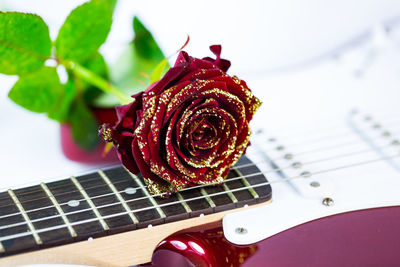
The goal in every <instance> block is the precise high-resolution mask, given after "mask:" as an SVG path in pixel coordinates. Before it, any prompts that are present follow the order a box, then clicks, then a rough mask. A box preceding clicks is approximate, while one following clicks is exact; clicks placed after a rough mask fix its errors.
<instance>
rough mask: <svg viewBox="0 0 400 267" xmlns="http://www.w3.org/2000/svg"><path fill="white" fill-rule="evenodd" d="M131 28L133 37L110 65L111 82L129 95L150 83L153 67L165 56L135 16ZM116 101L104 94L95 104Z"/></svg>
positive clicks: (107, 105) (116, 102) (109, 103)
mask: <svg viewBox="0 0 400 267" xmlns="http://www.w3.org/2000/svg"><path fill="white" fill-rule="evenodd" d="M133 29H134V31H135V38H134V39H133V41H132V42H131V43H130V44H129V46H128V47H127V48H126V49H125V51H124V52H123V53H122V54H121V56H120V57H119V59H118V60H117V61H116V63H115V64H114V65H113V66H112V67H110V80H111V82H112V83H113V84H115V85H116V86H117V87H118V88H121V89H122V90H123V91H125V92H126V93H128V94H130V95H132V94H134V93H136V92H139V91H143V90H144V89H146V88H147V87H148V86H149V85H150V76H151V74H152V72H153V70H154V68H155V67H156V66H157V65H158V64H159V63H160V61H162V60H163V59H164V58H165V56H164V54H163V52H162V51H161V49H160V47H159V46H158V44H157V42H156V41H155V40H154V38H153V36H152V34H151V33H150V31H149V30H148V29H147V28H146V27H145V26H144V25H143V23H142V22H141V21H140V20H139V19H138V18H137V17H134V19H133ZM118 103H119V101H118V99H117V98H116V97H113V96H109V95H104V94H103V95H101V97H100V98H98V99H97V100H96V102H95V104H96V105H97V106H103V107H110V106H114V105H117V104H118Z"/></svg>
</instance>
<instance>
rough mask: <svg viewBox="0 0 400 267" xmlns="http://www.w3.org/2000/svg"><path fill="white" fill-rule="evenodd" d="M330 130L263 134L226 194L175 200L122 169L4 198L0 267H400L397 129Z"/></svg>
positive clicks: (198, 190)
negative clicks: (47, 266)
mask: <svg viewBox="0 0 400 267" xmlns="http://www.w3.org/2000/svg"><path fill="white" fill-rule="evenodd" d="M328 126H329V127H325V128H324V127H318V126H317V127H316V128H320V129H319V130H315V129H309V132H308V133H307V132H306V133H304V132H303V133H301V134H300V133H298V132H297V133H296V132H291V133H289V134H286V135H284V134H283V135H280V136H277V135H272V134H271V133H265V132H264V130H263V128H260V129H259V130H257V131H256V133H255V134H254V135H253V140H252V145H251V147H249V149H248V152H247V153H246V156H244V157H242V158H241V159H240V161H239V162H238V164H237V165H236V166H235V167H233V168H232V170H231V171H230V173H229V176H228V178H227V180H226V181H225V182H224V183H223V184H222V185H214V186H204V185H199V186H196V187H194V188H188V189H185V190H183V191H181V192H179V193H177V194H174V195H172V196H171V197H170V198H168V199H160V198H155V197H152V196H150V194H149V193H148V191H147V190H146V188H145V186H144V183H143V181H142V180H141V179H140V177H138V176H135V175H132V174H130V173H129V172H128V171H126V170H125V169H124V168H123V167H122V166H115V167H111V168H106V169H99V170H97V171H96V172H92V173H88V174H82V175H79V176H71V177H69V178H68V179H64V180H60V181H53V182H47V183H45V182H43V183H40V184H38V185H33V186H29V187H24V188H15V189H9V190H7V191H4V192H2V193H0V253H1V254H0V255H1V258H0V265H1V266H16V265H20V264H28V263H69V264H71V263H72V264H86V265H96V266H97V265H98V266H127V265H134V264H144V263H149V262H152V263H151V264H152V265H151V266H180V265H182V266H263V265H264V264H265V265H267V264H268V266H290V265H291V264H294V263H296V262H297V264H300V265H318V263H319V264H322V265H324V266H327V265H329V263H330V264H331V265H332V266H333V265H336V266H337V265H338V263H341V264H343V263H348V264H347V265H350V264H349V263H350V262H353V263H358V264H359V265H361V263H368V262H369V263H370V264H372V263H374V262H376V263H379V262H380V263H388V264H389V263H390V264H399V263H400V256H399V255H400V254H399V253H398V251H399V249H400V230H399V229H400V228H399V227H400V223H399V222H400V220H399V219H400V209H399V207H398V206H399V205H400V153H399V152H400V142H399V140H398V139H397V137H396V136H397V134H398V133H399V132H400V128H399V117H397V116H386V115H385V116H382V118H381V119H379V117H375V116H374V117H373V116H372V115H370V114H363V113H361V112H356V111H353V112H351V113H350V114H349V116H348V118H347V120H344V121H341V120H339V121H336V122H333V123H332V124H331V125H328ZM314 127H315V126H314ZM301 131H305V130H304V128H303V130H301ZM300 136H301V137H300ZM304 136H305V137H304ZM272 193H273V200H274V202H272V203H271V199H272ZM335 214H336V215H335ZM327 216H330V217H327ZM222 218H223V220H222V221H221V219H222ZM319 218H323V219H319ZM316 219H319V220H316ZM313 220H316V221H313ZM310 221H311V222H310ZM210 223H211V224H210ZM196 227H197V228H196ZM188 228H190V229H189V230H184V229H188ZM288 229H289V230H288ZM338 229H339V230H340V231H338ZM182 230H183V231H182ZM285 230H286V231H285ZM179 231H181V232H179ZM176 232H178V233H176ZM174 233H175V234H174ZM343 235H345V238H343ZM346 235H347V237H346ZM338 236H342V238H341V239H339V240H335V238H337V237H338ZM347 238H348V239H347ZM389 244H390V246H389ZM339 248H340V249H339ZM153 251H154V252H153ZM300 251H301V253H303V254H302V256H299V255H298V254H297V253H300ZM355 251H356V252H357V253H360V255H359V256H357V257H349V255H353V254H354V253H355ZM368 251H374V252H375V253H373V254H372V253H371V254H368V253H367V252H368ZM307 252H308V253H307ZM376 252H382V253H379V254H377V253H376ZM304 253H305V254H304ZM321 255H323V256H321ZM329 255H330V256H329ZM306 256H307V257H306ZM353 256H354V255H353ZM322 259H324V260H323V261H322ZM351 259H352V260H353V261H351ZM372 265H373V264H372ZM353 266H355V265H353Z"/></svg>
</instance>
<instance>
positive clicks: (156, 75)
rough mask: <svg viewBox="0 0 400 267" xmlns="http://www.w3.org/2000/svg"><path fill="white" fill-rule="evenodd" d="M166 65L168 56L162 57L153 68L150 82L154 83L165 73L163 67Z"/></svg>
mask: <svg viewBox="0 0 400 267" xmlns="http://www.w3.org/2000/svg"><path fill="white" fill-rule="evenodd" d="M167 65H168V58H164V59H163V60H162V61H161V62H160V63H159V64H158V65H157V67H156V68H155V69H154V71H153V73H152V74H151V77H150V83H154V82H156V81H158V80H160V79H161V77H162V76H163V74H164V73H165V69H166V68H167Z"/></svg>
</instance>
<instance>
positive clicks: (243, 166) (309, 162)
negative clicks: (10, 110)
mask: <svg viewBox="0 0 400 267" xmlns="http://www.w3.org/2000/svg"><path fill="white" fill-rule="evenodd" d="M392 146H393V145H392V144H387V145H384V146H381V147H379V148H380V149H382V148H386V147H392ZM373 150H374V149H366V150H358V151H355V152H350V153H345V154H341V155H338V156H334V157H328V158H324V159H317V160H313V161H308V162H304V163H303V165H305V164H314V163H319V162H323V161H327V160H332V159H336V158H341V157H347V156H353V155H358V154H362V153H366V152H370V151H373ZM256 153H257V152H256ZM260 153H261V152H260ZM271 160H272V159H271ZM269 161H270V160H269ZM264 162H266V161H261V162H254V163H247V164H243V165H240V166H233V167H232V168H231V169H240V168H245V167H248V166H255V165H257V164H261V163H264ZM288 168H291V165H290V166H287V167H283V168H278V169H275V170H272V171H271V172H273V171H280V170H284V169H288ZM232 180H233V179H232ZM122 182H124V181H120V182H116V183H114V184H118V183H122ZM215 184H218V183H215ZM103 186H106V185H98V186H93V187H91V188H90V189H92V188H98V187H103ZM55 188H58V187H55ZM135 189H141V188H140V187H137V188H135ZM183 190H185V189H183ZM71 192H79V190H73V191H69V192H64V193H60V194H57V195H56V196H60V195H65V194H68V193H71ZM122 192H124V191H123V190H122V191H119V193H122ZM27 194H29V193H27ZM113 194H114V193H108V194H103V195H99V196H94V197H92V199H94V198H97V197H103V196H108V195H113ZM24 195H26V194H24ZM43 198H44V197H40V198H36V199H33V200H28V201H24V203H27V202H31V201H35V200H39V199H43ZM81 200H85V199H81ZM66 204H67V203H61V204H60V205H66ZM7 206H11V205H3V206H0V208H4V207H7ZM50 207H51V206H48V207H46V208H50ZM16 215H17V214H16ZM7 216H10V215H5V216H0V218H4V217H7Z"/></svg>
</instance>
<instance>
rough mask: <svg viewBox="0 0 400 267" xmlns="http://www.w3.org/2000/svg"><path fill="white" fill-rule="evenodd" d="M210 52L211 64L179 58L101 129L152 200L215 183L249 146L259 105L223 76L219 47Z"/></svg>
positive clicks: (245, 90)
mask: <svg viewBox="0 0 400 267" xmlns="http://www.w3.org/2000/svg"><path fill="white" fill-rule="evenodd" d="M210 49H211V51H212V52H213V53H214V54H215V55H216V59H212V58H209V57H206V58H203V59H198V58H193V57H191V56H189V55H188V54H187V53H186V52H181V53H180V54H179V55H178V58H177V60H176V62H175V66H174V67H172V68H171V69H170V70H169V71H168V72H167V73H166V74H165V76H164V77H163V78H162V79H161V80H160V81H158V82H155V83H153V84H152V85H150V87H149V88H147V89H146V91H144V92H141V93H139V94H136V95H134V96H132V97H133V98H134V101H133V102H132V103H130V104H128V105H125V106H119V107H116V110H117V114H118V118H119V121H118V123H117V124H116V125H115V126H114V127H107V126H103V128H102V131H101V134H102V135H103V138H105V139H107V141H111V140H112V141H113V142H114V145H115V146H116V148H117V150H118V153H119V157H120V159H121V161H122V163H123V164H124V165H125V167H126V168H127V169H128V170H129V171H131V172H132V173H138V172H141V174H142V176H143V178H144V181H145V182H146V184H147V187H148V189H149V191H150V192H151V193H152V194H164V196H165V195H167V194H169V193H172V192H174V191H176V190H180V189H182V188H185V187H188V186H192V185H195V184H209V183H218V182H222V181H223V180H224V178H225V177H226V175H227V173H228V171H229V168H230V167H231V166H232V165H234V164H235V163H236V162H237V160H238V159H239V158H240V156H241V155H242V154H243V153H244V152H245V150H246V148H247V146H248V144H249V137H250V129H249V121H250V120H251V118H252V117H253V114H254V113H255V112H256V110H257V108H258V107H259V106H260V104H261V102H260V101H259V100H258V99H257V98H256V97H255V96H253V94H252V93H251V91H250V89H249V88H248V87H247V85H246V83H245V82H244V81H242V80H239V79H238V78H237V77H235V76H233V77H231V76H229V75H227V74H226V71H227V70H228V68H229V67H230V62H229V61H228V60H225V59H221V58H220V54H221V46H220V45H214V46H211V47H210Z"/></svg>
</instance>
